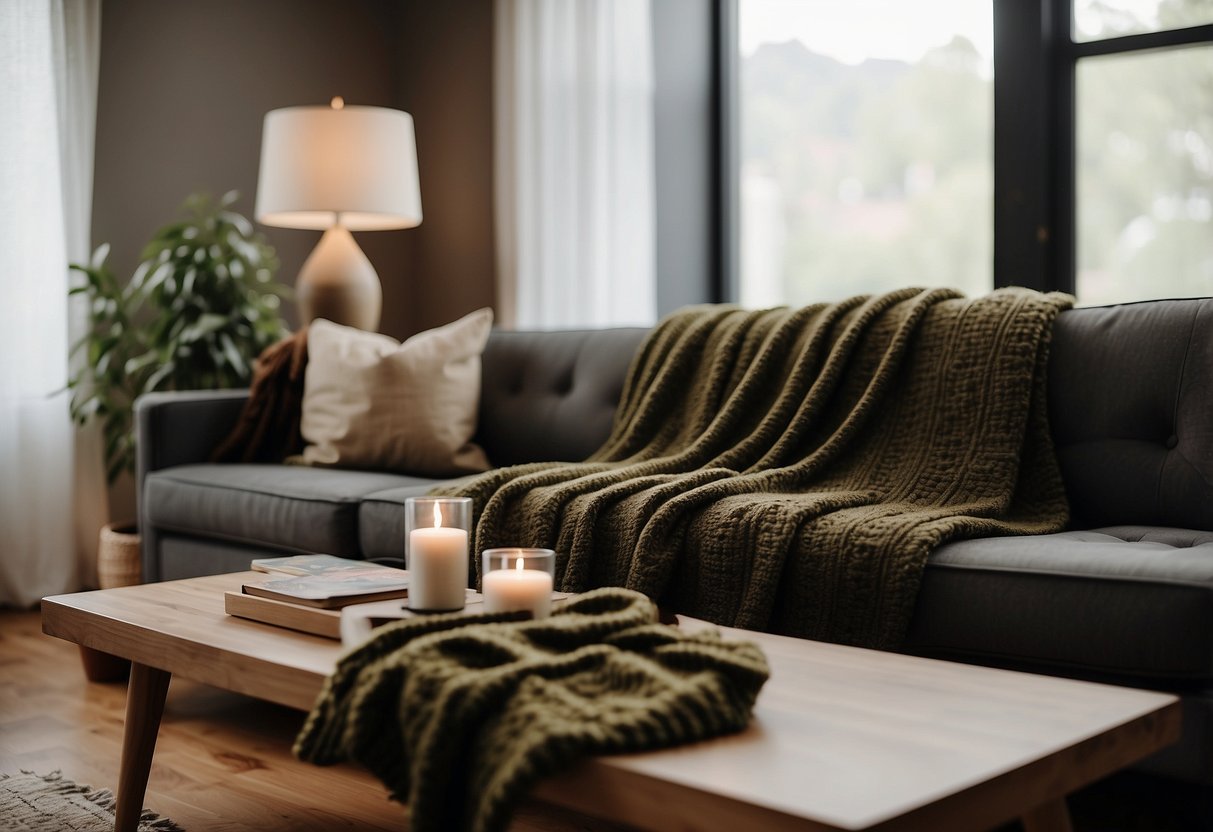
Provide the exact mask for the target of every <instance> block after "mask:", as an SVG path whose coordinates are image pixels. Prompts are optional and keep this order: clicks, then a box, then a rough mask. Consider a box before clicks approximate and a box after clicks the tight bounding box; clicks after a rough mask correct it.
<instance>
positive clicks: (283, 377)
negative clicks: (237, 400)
mask: <svg viewBox="0 0 1213 832" xmlns="http://www.w3.org/2000/svg"><path fill="white" fill-rule="evenodd" d="M307 331H308V330H307V327H306V326H305V327H303V328H302V329H300V330H299V331H298V332H296V333H295V334H293V335H288V336H287V337H286V338H283V339H282V340H281V341H279V342H278V343H276V344H273V345H271V346H269V347H266V348H265V349H264V350H263V351H262V352H261V355H259V356H258V357H257V364H256V367H255V368H254V369H253V383H252V386H251V387H250V389H249V397H248V401H247V402H246V403H245V405H244V410H242V411H241V412H240V419H239V420H238V421H237V422H236V426H235V427H234V428H232V432H231V433H229V434H228V435H227V438H226V439H224V440H223V441H222V442H220V443H219V446H218V447H217V448H216V449H215V451H214V453H212V454H211V461H212V462H282V461H283V460H284V459H286V458H287V457H288V456H291V455H294V454H298V453H302V452H303V437H302V436H301V435H300V433H299V416H300V413H301V412H302V407H303V375H304V370H306V369H307Z"/></svg>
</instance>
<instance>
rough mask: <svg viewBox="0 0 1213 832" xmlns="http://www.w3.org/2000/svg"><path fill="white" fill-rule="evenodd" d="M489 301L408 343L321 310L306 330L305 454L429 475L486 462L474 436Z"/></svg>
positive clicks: (311, 460) (312, 460) (309, 459)
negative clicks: (325, 316) (332, 318)
mask: <svg viewBox="0 0 1213 832" xmlns="http://www.w3.org/2000/svg"><path fill="white" fill-rule="evenodd" d="M492 326H493V311H492V310H491V309H480V310H478V311H476V312H473V313H471V314H470V315H467V316H465V317H463V318H460V319H459V320H457V321H455V322H454V323H451V324H447V325H446V326H442V327H438V328H437V329H431V330H428V331H426V332H421V333H418V334H417V335H414V336H413V337H412V338H409V339H408V340H407V341H405V342H404V343H403V344H402V343H400V342H398V341H397V340H396V339H394V338H389V337H388V336H386V335H379V334H376V333H373V332H364V331H363V330H360V329H353V328H352V327H348V326H341V325H340V324H335V323H332V322H331V321H326V320H324V319H317V320H315V321H313V322H312V324H311V327H310V329H309V332H308V344H307V347H308V364H307V372H306V374H305V375H304V380H303V413H302V417H301V420H300V432H301V433H302V434H303V439H304V441H305V442H306V443H307V447H306V448H304V451H303V461H304V462H305V463H308V464H311V465H332V466H339V467H342V468H380V469H387V470H392V471H401V472H404V473H409V474H420V475H425V476H431V477H445V476H455V475H458V474H468V473H475V472H478V471H484V470H487V469H488V467H489V461H488V459H487V458H486V457H485V455H484V451H483V450H481V448H480V447H479V446H478V445H475V444H473V443H472V441H471V439H472V434H474V433H475V432H476V412H477V408H478V407H479V404H480V354H481V353H482V352H484V345H485V343H486V342H487V341H488V337H489V330H490V329H491V328H492Z"/></svg>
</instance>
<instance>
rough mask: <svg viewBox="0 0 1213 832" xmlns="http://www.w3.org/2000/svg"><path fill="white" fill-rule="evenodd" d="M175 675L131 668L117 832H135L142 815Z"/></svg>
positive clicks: (119, 784)
mask: <svg viewBox="0 0 1213 832" xmlns="http://www.w3.org/2000/svg"><path fill="white" fill-rule="evenodd" d="M171 677H172V674H170V673H166V672H165V671H163V670H157V669H156V668H154V667H148V666H147V665H145V664H139V663H138V662H135V663H132V664H131V681H130V684H129V686H128V687H127V689H126V726H125V730H124V731H123V737H122V769H121V771H120V772H119V774H118V809H117V811H116V812H115V822H114V830H115V832H135V829H136V828H137V827H138V826H139V815H140V814H142V812H143V795H144V793H145V792H146V791H147V776H148V774H150V773H151V770H152V754H153V752H155V750H156V734H157V733H159V731H160V716H161V715H162V714H163V713H164V697H165V696H166V695H167V694H168V683H169V679H170V678H171Z"/></svg>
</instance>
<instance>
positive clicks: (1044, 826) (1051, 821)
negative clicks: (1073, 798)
mask: <svg viewBox="0 0 1213 832" xmlns="http://www.w3.org/2000/svg"><path fill="white" fill-rule="evenodd" d="M1022 820H1023V828H1024V832H1073V828H1074V827H1072V826H1071V825H1070V810H1069V808H1068V807H1067V806H1066V799H1065V798H1064V797H1059V798H1057V799H1056V800H1050V801H1049V802H1048V803H1042V804H1041V805H1040V806H1037V807H1036V808H1035V809H1033V810H1032V811H1030V812H1028V813H1027V814H1025V815H1024V816H1023V818H1022Z"/></svg>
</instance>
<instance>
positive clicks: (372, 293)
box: [295, 225, 383, 332]
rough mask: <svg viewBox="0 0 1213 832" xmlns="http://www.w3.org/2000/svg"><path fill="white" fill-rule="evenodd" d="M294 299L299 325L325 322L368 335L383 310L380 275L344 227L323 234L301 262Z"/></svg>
mask: <svg viewBox="0 0 1213 832" xmlns="http://www.w3.org/2000/svg"><path fill="white" fill-rule="evenodd" d="M295 299H296V303H297V304H298V306H299V316H300V318H301V322H302V323H308V322H310V321H312V320H314V319H316V318H325V319H326V320H330V321H332V322H333V323H336V324H344V325H345V326H352V327H355V328H357V329H364V330H367V331H368V332H375V331H376V330H378V329H379V315H380V312H381V311H382V309H383V291H382V289H381V288H380V286H379V275H377V274H376V273H375V269H374V267H373V266H372V265H371V261H370V260H368V259H367V257H366V255H365V254H363V252H362V249H361V248H359V247H358V243H356V242H355V241H354V235H352V234H350V232H349V229H347V228H345V227H343V226H340V225H335V226H333V227H331V228H330V229H329V230H328V231H325V232H324V236H323V237H321V238H320V242H319V243H317V245H316V248H315V249H314V250H313V251H312V253H311V254H310V255H308V258H307V260H305V261H304V263H303V268H302V269H300V270H299V279H298V281H297V282H296V283H295Z"/></svg>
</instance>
